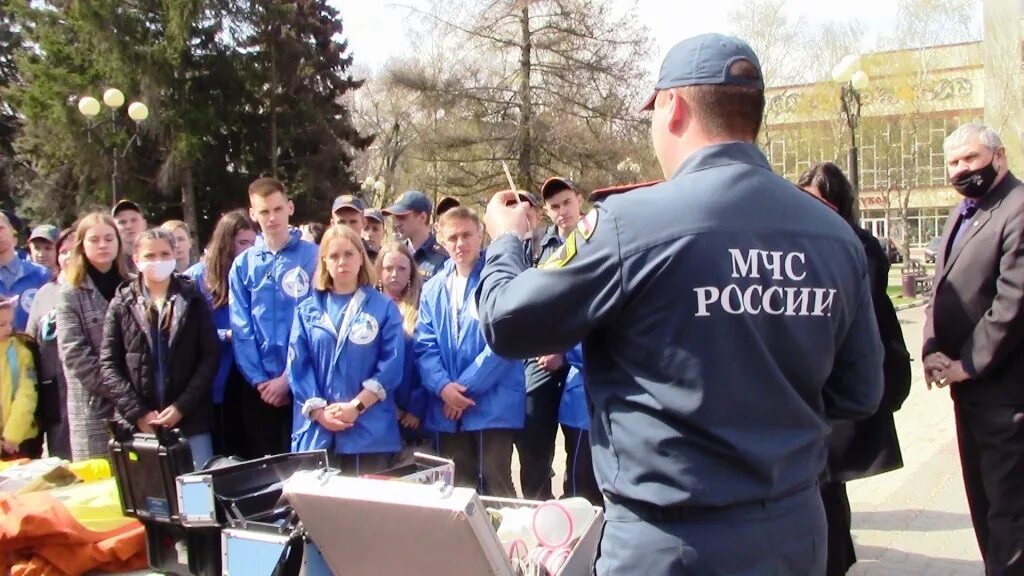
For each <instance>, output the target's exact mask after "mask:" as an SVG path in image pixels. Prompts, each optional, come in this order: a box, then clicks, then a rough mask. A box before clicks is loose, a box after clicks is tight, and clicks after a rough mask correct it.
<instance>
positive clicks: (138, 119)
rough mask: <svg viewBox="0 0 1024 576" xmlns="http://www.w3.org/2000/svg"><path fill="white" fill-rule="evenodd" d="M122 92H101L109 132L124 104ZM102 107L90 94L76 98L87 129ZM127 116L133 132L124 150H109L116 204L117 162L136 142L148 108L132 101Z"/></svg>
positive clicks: (108, 89) (112, 192)
mask: <svg viewBox="0 0 1024 576" xmlns="http://www.w3.org/2000/svg"><path fill="white" fill-rule="evenodd" d="M124 100H125V98H124V92H121V91H120V90H118V89H117V88H107V89H106V90H105V91H104V92H103V104H104V105H106V107H107V108H109V109H110V126H111V132H113V131H114V129H115V128H114V126H115V125H116V124H117V110H118V109H119V108H120V107H121V106H124ZM101 109H102V107H101V106H100V101H99V100H97V99H95V98H93V97H92V96H82V97H81V98H79V99H78V111H79V112H80V113H81V114H82V116H85V117H86V118H87V119H88V121H89V129H90V130H91V129H93V128H95V127H96V126H99V124H93V121H94V119H95V118H96V117H97V116H98V115H99V113H100V110H101ZM128 117H129V118H131V120H132V121H133V122H135V133H134V134H132V137H131V138H130V139H129V140H128V143H127V144H125V147H124V150H122V151H120V152H118V150H117V148H116V147H115V148H114V149H113V150H111V156H112V157H113V163H114V170H113V172H112V173H111V174H110V189H111V195H112V197H113V203H114V204H115V205H116V204H117V178H118V164H119V162H120V160H121V159H122V158H124V157H125V155H127V154H128V148H130V147H131V145H132V144H133V143H134V142H136V140H137V139H138V137H139V125H140V124H141V123H142V122H143V121H144V120H146V119H147V118H149V108H148V107H147V106H146V105H145V104H143V103H142V102H132V103H131V104H129V105H128Z"/></svg>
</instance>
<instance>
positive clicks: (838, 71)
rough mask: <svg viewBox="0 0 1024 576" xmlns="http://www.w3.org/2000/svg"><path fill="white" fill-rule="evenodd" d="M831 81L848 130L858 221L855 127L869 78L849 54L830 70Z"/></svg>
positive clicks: (850, 168) (855, 217)
mask: <svg viewBox="0 0 1024 576" xmlns="http://www.w3.org/2000/svg"><path fill="white" fill-rule="evenodd" d="M832 80H833V81H834V82H835V83H836V84H839V85H840V104H841V110H842V113H843V117H844V118H845V119H846V124H847V126H848V127H849V128H850V149H849V151H848V163H849V173H850V184H851V185H852V187H853V220H854V222H859V221H860V199H859V196H860V166H859V165H858V159H857V125H858V124H859V122H860V109H861V92H862V91H863V90H864V89H866V88H867V87H868V84H869V83H870V78H868V75H867V73H866V72H864V71H863V70H861V59H860V56H858V55H856V54H850V55H849V56H846V57H844V58H843V59H842V60H840V61H839V63H838V64H836V65H835V67H834V68H832Z"/></svg>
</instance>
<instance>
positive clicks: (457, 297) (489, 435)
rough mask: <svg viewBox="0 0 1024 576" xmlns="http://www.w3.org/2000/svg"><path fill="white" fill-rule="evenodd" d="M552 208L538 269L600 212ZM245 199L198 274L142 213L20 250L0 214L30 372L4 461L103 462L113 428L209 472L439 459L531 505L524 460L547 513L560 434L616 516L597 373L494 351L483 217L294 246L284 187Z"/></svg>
mask: <svg viewBox="0 0 1024 576" xmlns="http://www.w3.org/2000/svg"><path fill="white" fill-rule="evenodd" d="M541 196H542V198H543V200H541V199H539V198H537V197H536V196H535V195H533V194H529V193H525V192H524V193H522V200H523V201H525V202H528V203H529V205H530V207H531V216H530V217H531V219H532V221H533V222H534V225H535V226H538V225H539V222H540V219H541V212H542V211H544V212H547V214H548V215H549V216H550V219H551V221H552V222H553V224H552V225H551V226H549V227H542V226H538V227H537V232H536V234H535V237H533V238H530V239H529V240H528V241H527V242H526V243H525V246H524V254H525V255H527V257H529V258H530V260H531V262H533V263H534V265H539V264H540V263H542V262H543V261H544V260H545V259H546V258H547V257H548V256H550V254H551V253H553V252H554V251H555V250H557V247H558V246H559V245H561V243H562V242H563V241H564V238H566V237H567V236H568V235H569V234H570V233H571V232H572V230H573V229H574V228H575V227H576V225H577V222H578V221H579V220H580V217H581V209H582V204H583V193H582V191H581V190H579V189H578V188H577V186H576V185H575V184H574V183H573V182H572V181H570V180H568V179H562V178H553V179H551V180H550V181H548V182H547V183H546V184H545V187H544V190H543V192H542V194H541ZM248 199H249V204H250V207H249V209H248V210H245V209H239V210H234V211H231V212H228V213H227V214H224V215H223V216H222V217H221V218H220V220H219V221H218V223H217V225H216V228H215V230H214V231H213V234H212V236H211V238H210V241H209V243H208V244H207V246H206V248H205V250H203V255H202V257H201V259H200V260H199V261H198V262H194V261H192V259H191V253H192V247H193V244H194V242H195V240H194V238H193V236H192V233H191V231H190V230H189V227H188V225H186V224H185V223H184V222H182V221H180V220H171V221H168V222H164V223H162V224H161V225H159V226H157V227H150V226H149V224H148V222H147V220H146V217H145V214H144V210H143V207H142V206H140V205H139V204H137V203H135V202H132V201H130V200H122V201H120V202H118V203H117V205H116V206H115V207H114V208H113V210H112V211H111V212H110V213H109V214H107V213H103V212H94V213H90V214H86V215H84V216H83V217H81V218H80V219H79V220H78V221H77V222H76V223H75V224H74V225H73V226H72V227H70V228H68V229H67V230H63V231H61V230H58V229H57V228H56V227H54V226H51V225H42V226H37V227H35V228H34V229H33V230H32V231H31V234H30V236H29V239H28V242H27V245H26V250H24V251H19V250H18V242H17V232H18V230H19V229H20V228H21V227H22V223H21V221H20V220H19V219H18V218H17V217H16V216H15V215H14V214H13V213H11V212H3V213H0V251H2V252H3V254H2V255H0V262H7V264H4V265H0V283H2V284H3V287H2V288H3V293H4V294H6V296H5V298H6V299H5V300H3V301H0V334H2V333H5V331H6V334H7V335H8V336H10V335H15V337H4V338H3V342H5V343H6V344H5V346H8V347H9V349H10V353H9V355H8V357H7V364H8V366H13V368H11V369H10V370H8V371H6V372H5V371H4V370H2V369H0V383H4V382H5V381H4V376H6V375H7V374H8V373H10V374H17V375H18V376H17V377H15V378H13V379H11V376H7V378H8V380H9V383H6V384H5V389H6V390H12V392H11V394H10V397H11V399H12V401H11V402H7V401H5V402H4V403H3V406H4V413H3V414H4V419H3V423H4V428H3V430H4V436H3V438H4V440H3V442H4V443H3V455H2V456H3V458H7V459H10V458H18V457H39V456H40V455H41V454H42V453H43V450H44V441H45V448H46V450H47V452H48V453H49V454H50V455H53V456H60V457H63V458H67V459H71V460H83V459H88V458H95V457H105V456H106V455H107V453H108V448H107V442H108V440H109V437H110V426H111V423H113V425H114V426H119V427H122V428H125V429H131V430H134V431H137V432H153V431H154V429H155V428H157V427H167V428H177V429H179V430H180V431H181V433H182V435H183V436H184V437H185V438H187V440H188V442H189V445H190V447H191V450H192V456H193V462H194V464H195V466H196V467H201V466H203V465H204V464H205V463H206V462H208V461H209V460H210V459H211V458H212V457H213V456H214V455H236V456H240V457H242V458H257V457H261V456H264V455H270V454H280V453H284V452H288V451H304V450H317V449H325V450H327V451H328V453H329V454H330V459H331V462H332V464H333V465H334V466H335V467H338V468H340V469H342V470H343V471H349V472H351V473H355V474H364V473H374V472H379V471H382V470H384V469H386V468H389V467H392V466H394V465H396V464H397V463H398V462H399V460H400V459H401V458H402V457H403V456H405V455H407V454H408V451H409V450H427V451H436V452H437V453H438V454H442V455H445V456H448V457H451V458H453V459H454V460H455V461H456V470H458V474H459V481H460V483H463V484H464V485H467V486H473V487H476V488H478V489H480V490H481V491H482V492H484V493H486V494H494V495H499V496H514V495H515V494H516V489H515V487H514V483H513V481H512V454H513V445H514V444H516V445H518V447H519V453H520V456H521V459H522V462H523V466H522V469H523V476H522V480H523V482H522V484H523V485H524V493H525V495H526V496H527V497H531V498H541V499H546V498H550V497H551V496H552V488H551V481H552V476H553V473H552V459H553V457H554V452H555V448H554V443H555V438H556V431H557V427H558V425H559V422H560V421H561V422H562V425H563V429H564V430H565V431H566V438H567V443H566V449H567V454H568V455H569V458H568V460H569V461H568V462H567V466H568V468H569V473H568V475H567V477H566V479H565V483H564V487H565V494H566V495H582V496H586V497H587V498H589V499H591V501H593V502H595V503H601V496H600V492H599V490H598V489H597V484H596V480H595V479H594V474H593V468H592V466H590V465H589V462H590V456H589V442H588V441H587V437H586V429H587V427H588V425H587V421H588V418H587V409H586V404H585V402H586V400H585V397H584V394H583V387H582V373H581V370H580V368H581V360H577V361H576V362H575V364H574V365H575V368H571V367H570V362H569V361H567V360H566V355H554V356H544V357H540V358H536V359H532V360H530V361H527V362H525V364H524V362H522V361H519V360H509V359H505V358H502V357H500V356H498V355H496V354H494V353H493V351H491V350H490V348H489V347H488V346H487V344H486V343H485V342H484V341H483V337H482V335H481V332H480V330H479V328H478V325H477V323H478V314H477V312H476V306H475V300H474V298H473V297H472V294H473V293H474V291H475V289H476V285H477V283H478V282H479V275H480V270H481V268H482V266H483V259H482V258H481V255H482V253H483V245H484V230H483V224H482V222H481V220H480V218H479V216H478V215H477V214H476V213H475V212H474V211H473V210H471V209H469V208H467V207H464V206H461V205H460V204H459V202H458V200H456V199H454V198H444V199H442V201H441V202H439V203H438V207H437V209H436V210H435V209H434V207H433V205H432V202H431V200H430V199H429V198H428V197H427V196H426V195H425V194H423V193H421V192H418V191H409V192H406V193H405V194H403V195H402V196H401V197H400V198H398V200H397V201H396V202H395V203H394V205H392V206H390V207H387V208H386V209H385V210H380V209H375V208H368V207H367V206H366V205H365V204H364V201H363V199H362V198H360V197H359V196H356V195H342V196H339V197H338V198H337V199H336V200H335V201H334V203H333V205H332V207H331V214H330V219H329V220H328V221H327V222H325V223H318V222H310V223H306V224H302V225H300V226H293V225H292V222H291V217H292V213H293V207H292V204H291V202H290V200H289V198H288V193H287V189H286V187H285V185H284V184H283V183H281V182H279V181H277V180H275V179H270V178H261V179H258V180H256V181H255V182H253V183H252V184H251V186H250V187H249V190H248ZM389 221H390V222H389ZM389 224H390V228H391V230H393V232H392V233H391V234H388V233H387V229H388V228H389ZM5 257H6V258H5ZM5 317H6V324H5ZM22 333H24V336H20V334H22ZM567 356H569V357H570V358H571V357H573V353H572V351H567ZM578 356H579V353H578V352H577V353H576V357H577V358H578ZM527 382H529V385H528V384H527ZM538 390H539V391H538ZM563 391H564V393H563ZM6 397H7V396H5V398H6ZM524 424H525V426H524ZM581 464H582V465H581Z"/></svg>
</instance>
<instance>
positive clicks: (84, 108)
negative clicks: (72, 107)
mask: <svg viewBox="0 0 1024 576" xmlns="http://www.w3.org/2000/svg"><path fill="white" fill-rule="evenodd" d="M78 111H79V112H81V113H82V115H83V116H85V117H87V118H95V117H96V115H97V114H99V113H100V101H99V100H97V99H95V98H93V97H92V96H83V97H82V98H79V99H78Z"/></svg>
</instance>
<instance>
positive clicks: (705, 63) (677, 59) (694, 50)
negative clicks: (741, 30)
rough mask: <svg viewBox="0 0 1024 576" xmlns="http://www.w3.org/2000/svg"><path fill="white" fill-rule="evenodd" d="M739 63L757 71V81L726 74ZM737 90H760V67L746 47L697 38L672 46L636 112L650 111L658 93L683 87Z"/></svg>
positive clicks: (732, 40) (721, 38)
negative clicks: (744, 63)
mask: <svg viewBox="0 0 1024 576" xmlns="http://www.w3.org/2000/svg"><path fill="white" fill-rule="evenodd" d="M741 60H745V61H747V62H750V63H751V64H753V65H754V67H755V68H757V79H756V80H755V79H752V78H746V77H743V76H735V75H733V74H732V73H731V72H730V69H731V68H732V65H733V64H735V63H736V62H739V61H741ZM706 85H721V86H740V87H743V88H757V89H759V90H764V76H763V74H762V73H761V63H760V61H759V60H758V59H757V54H754V50H753V49H751V48H750V45H749V44H747V43H746V42H744V41H743V40H741V39H739V38H736V37H735V36H726V35H724V34H701V35H700V36H694V37H693V38H687V39H686V40H683V41H682V42H680V43H678V44H676V45H675V46H673V47H672V49H671V50H669V51H668V54H666V55H665V59H664V60H662V62H661V72H660V73H659V74H658V83H657V84H655V85H654V93H653V94H651V97H650V98H648V99H647V101H646V102H644V105H643V106H641V107H640V110H641V111H643V110H651V109H653V108H654V98H655V97H656V96H657V95H658V91H659V90H668V89H669V88H681V87H683V86H706Z"/></svg>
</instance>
